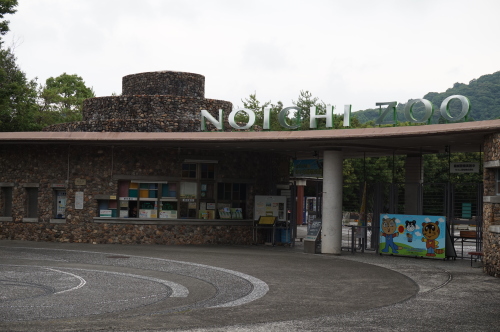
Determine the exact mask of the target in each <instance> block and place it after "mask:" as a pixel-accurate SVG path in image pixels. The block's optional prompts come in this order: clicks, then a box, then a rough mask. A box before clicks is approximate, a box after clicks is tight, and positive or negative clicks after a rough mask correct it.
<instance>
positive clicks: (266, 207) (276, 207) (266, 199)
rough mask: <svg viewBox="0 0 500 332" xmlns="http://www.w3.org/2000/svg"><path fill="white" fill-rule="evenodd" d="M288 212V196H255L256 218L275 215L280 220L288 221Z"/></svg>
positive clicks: (254, 215) (254, 216)
mask: <svg viewBox="0 0 500 332" xmlns="http://www.w3.org/2000/svg"><path fill="white" fill-rule="evenodd" d="M286 212H287V210H286V196H263V195H256V196H255V209H254V214H253V218H254V220H258V219H259V218H260V217H262V216H267V217H272V216H274V217H278V220H279V221H286Z"/></svg>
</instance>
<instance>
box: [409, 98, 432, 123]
mask: <svg viewBox="0 0 500 332" xmlns="http://www.w3.org/2000/svg"><path fill="white" fill-rule="evenodd" d="M418 102H421V103H422V104H424V106H425V113H424V116H423V117H422V119H421V120H417V119H415V117H414V116H413V106H415V104H416V103H418ZM432 114H434V107H433V106H432V103H431V102H430V101H428V100H427V99H412V100H409V101H408V103H407V104H406V106H405V117H406V120H407V121H410V122H412V123H424V122H426V121H428V120H429V119H430V118H431V116H432Z"/></svg>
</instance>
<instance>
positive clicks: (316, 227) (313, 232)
mask: <svg viewBox="0 0 500 332" xmlns="http://www.w3.org/2000/svg"><path fill="white" fill-rule="evenodd" d="M320 232H321V219H315V220H313V221H312V223H311V226H310V227H309V229H308V230H307V235H306V237H305V239H304V241H317V240H318V236H319V234H320Z"/></svg>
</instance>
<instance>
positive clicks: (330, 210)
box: [321, 151, 343, 255]
mask: <svg viewBox="0 0 500 332" xmlns="http://www.w3.org/2000/svg"><path fill="white" fill-rule="evenodd" d="M342 160H343V158H342V152H341V151H324V152H323V213H322V219H323V224H322V229H321V253H323V254H333V255H340V254H341V252H342V184H343V183H342Z"/></svg>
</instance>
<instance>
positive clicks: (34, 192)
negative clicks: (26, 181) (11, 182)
mask: <svg viewBox="0 0 500 332" xmlns="http://www.w3.org/2000/svg"><path fill="white" fill-rule="evenodd" d="M26 206H27V209H26V211H27V212H26V217H28V218H38V188H26Z"/></svg>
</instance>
